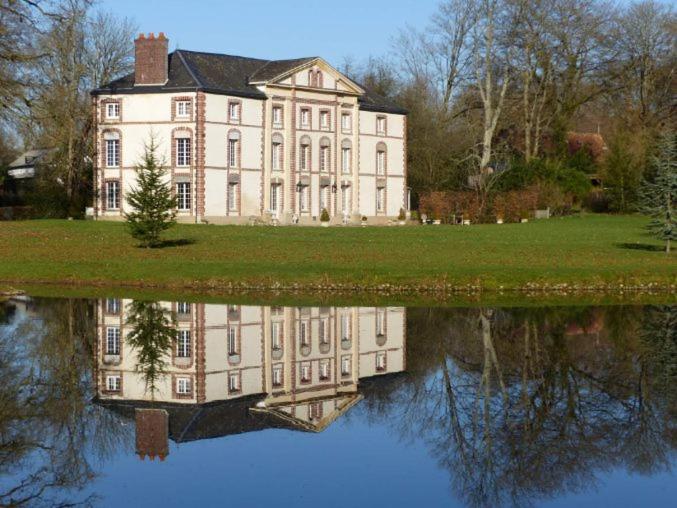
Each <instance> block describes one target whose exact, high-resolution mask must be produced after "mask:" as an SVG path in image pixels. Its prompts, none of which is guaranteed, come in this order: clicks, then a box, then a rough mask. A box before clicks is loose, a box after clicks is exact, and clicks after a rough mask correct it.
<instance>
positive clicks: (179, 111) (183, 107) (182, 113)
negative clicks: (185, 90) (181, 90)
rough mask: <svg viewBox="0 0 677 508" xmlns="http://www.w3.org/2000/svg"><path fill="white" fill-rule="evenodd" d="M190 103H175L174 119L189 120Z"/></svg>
mask: <svg viewBox="0 0 677 508" xmlns="http://www.w3.org/2000/svg"><path fill="white" fill-rule="evenodd" d="M190 105H191V104H190V101H177V103H176V117H177V118H190Z"/></svg>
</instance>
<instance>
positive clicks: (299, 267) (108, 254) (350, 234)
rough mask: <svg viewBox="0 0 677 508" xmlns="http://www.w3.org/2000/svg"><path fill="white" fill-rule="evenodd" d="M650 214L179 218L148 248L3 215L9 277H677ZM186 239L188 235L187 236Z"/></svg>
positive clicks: (481, 280)
mask: <svg viewBox="0 0 677 508" xmlns="http://www.w3.org/2000/svg"><path fill="white" fill-rule="evenodd" d="M645 223H646V220H645V219H644V218H642V217H634V216H632V217H631V216H624V217H614V216H592V215H588V216H583V217H569V218H564V219H550V220H544V221H537V222H530V223H528V224H504V225H477V226H469V227H467V226H466V227H462V226H425V227H368V228H359V227H358V228H343V227H335V228H328V229H325V228H305V227H278V228H273V227H254V226H251V227H250V226H214V225H209V226H207V225H199V226H197V225H179V226H177V227H176V228H175V229H173V230H172V231H171V232H170V234H169V235H168V236H167V238H168V239H172V240H187V242H184V243H185V244H180V245H178V246H173V247H166V248H162V249H152V250H151V249H140V248H137V247H136V246H135V243H134V242H133V241H132V239H131V238H130V237H129V236H128V234H127V232H126V229H125V226H124V225H123V224H120V223H110V222H93V221H86V222H83V221H59V220H45V221H25V222H4V223H0V282H4V283H5V284H22V283H23V284H30V283H36V282H53V283H66V284H80V285H81V284H92V285H102V284H105V285H111V286H112V285H128V286H137V287H164V288H191V289H200V288H204V289H208V288H213V289H218V288H227V287H231V288H232V287H236V288H237V287H240V288H245V287H251V288H258V289H274V288H276V287H296V288H300V289H315V288H317V289H319V288H327V289H331V288H342V289H353V288H355V289H378V288H381V287H383V286H384V285H391V286H396V288H399V289H415V288H426V289H430V288H437V289H452V288H465V287H468V288H473V289H474V288H482V289H497V288H500V287H503V288H504V289H513V288H525V287H539V288H550V289H552V288H556V287H558V286H561V285H563V284H567V285H569V286H576V287H579V288H598V289H603V288H606V289H609V288H617V287H620V285H621V284H623V285H624V287H627V286H648V285H656V286H659V287H661V288H663V289H670V288H671V287H672V288H674V286H675V285H676V284H677V262H676V259H677V258H676V257H675V255H674V254H672V255H669V256H668V255H666V254H665V253H664V252H661V251H660V250H659V249H660V248H661V244H660V242H658V241H656V240H654V239H652V238H651V237H650V236H648V235H647V234H646V233H645V231H644V230H643V225H644V224H645ZM177 243H181V242H177Z"/></svg>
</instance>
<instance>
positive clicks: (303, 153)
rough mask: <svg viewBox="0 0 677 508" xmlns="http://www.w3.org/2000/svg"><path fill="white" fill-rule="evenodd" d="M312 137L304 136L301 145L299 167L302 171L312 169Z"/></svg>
mask: <svg viewBox="0 0 677 508" xmlns="http://www.w3.org/2000/svg"><path fill="white" fill-rule="evenodd" d="M310 166H311V164H310V138H309V137H308V136H303V137H302V138H301V143H300V147H299V168H300V169H301V171H310Z"/></svg>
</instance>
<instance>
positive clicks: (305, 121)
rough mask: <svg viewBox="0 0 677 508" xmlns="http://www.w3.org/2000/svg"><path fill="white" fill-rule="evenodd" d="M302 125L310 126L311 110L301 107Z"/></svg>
mask: <svg viewBox="0 0 677 508" xmlns="http://www.w3.org/2000/svg"><path fill="white" fill-rule="evenodd" d="M301 127H306V128H307V127H310V110H309V109H308V108H301Z"/></svg>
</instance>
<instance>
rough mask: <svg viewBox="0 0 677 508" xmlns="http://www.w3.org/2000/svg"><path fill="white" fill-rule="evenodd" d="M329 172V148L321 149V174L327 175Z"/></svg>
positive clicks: (322, 147)
mask: <svg viewBox="0 0 677 508" xmlns="http://www.w3.org/2000/svg"><path fill="white" fill-rule="evenodd" d="M327 171H329V147H328V146H321V147H320V172H321V173H326V172H327Z"/></svg>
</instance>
